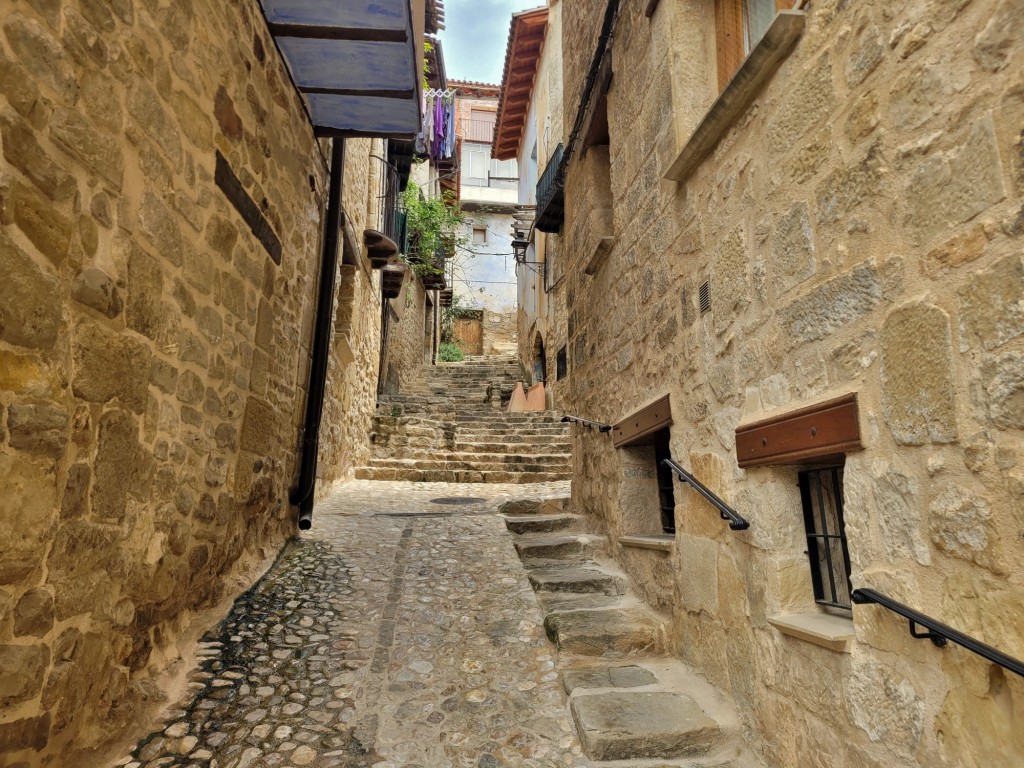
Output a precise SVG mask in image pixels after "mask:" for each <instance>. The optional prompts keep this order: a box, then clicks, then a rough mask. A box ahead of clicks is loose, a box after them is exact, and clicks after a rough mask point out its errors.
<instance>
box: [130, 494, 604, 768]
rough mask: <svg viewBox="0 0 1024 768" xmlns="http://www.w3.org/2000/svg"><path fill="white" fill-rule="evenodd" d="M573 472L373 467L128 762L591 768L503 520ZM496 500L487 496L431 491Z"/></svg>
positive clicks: (267, 579)
mask: <svg viewBox="0 0 1024 768" xmlns="http://www.w3.org/2000/svg"><path fill="white" fill-rule="evenodd" d="M553 493H560V494H562V495H565V494H567V493H568V483H554V484H547V485H542V486H537V485H534V486H530V485H457V484H444V483H401V482H371V481H356V482H352V483H348V484H346V485H343V486H340V487H339V488H338V489H337V491H336V492H335V493H334V494H333V495H332V496H331V497H330V498H329V499H327V500H326V501H325V502H324V503H322V504H320V505H319V506H318V508H317V510H316V513H315V516H314V521H313V526H314V527H313V529H312V530H311V531H307V532H305V533H304V534H303V535H302V537H301V539H298V540H296V541H294V542H292V543H290V544H289V545H288V546H287V547H286V548H285V549H284V551H283V552H282V554H281V556H280V557H279V558H278V560H277V562H276V563H275V565H274V566H273V567H272V568H271V569H270V571H269V572H268V573H267V575H266V576H264V578H263V579H262V580H261V581H260V582H259V583H258V584H257V585H256V586H255V587H254V588H253V589H252V590H251V591H250V592H248V593H246V594H245V595H243V596H242V597H241V598H239V599H238V601H237V602H236V603H235V606H234V608H233V609H232V611H231V613H230V614H229V616H228V617H227V618H226V619H225V620H224V621H223V622H221V624H220V625H218V626H217V627H216V628H214V629H213V630H211V631H210V632H209V633H207V635H206V636H205V638H204V642H203V644H202V650H201V656H202V661H201V664H200V667H199V669H197V670H196V671H195V672H194V673H193V675H192V678H191V686H192V690H191V693H190V696H191V697H192V698H191V699H190V700H189V701H187V702H184V703H183V704H182V705H181V707H182V708H181V709H180V710H178V711H176V712H173V713H172V718H171V719H170V720H169V721H168V722H167V723H166V727H165V729H164V730H163V731H161V732H157V733H155V734H152V735H150V736H149V737H147V738H146V739H143V740H142V741H141V742H139V744H138V746H137V747H136V749H135V750H134V752H133V753H132V755H131V756H130V758H127V759H125V760H122V761H119V763H118V765H129V766H131V768H143V767H144V768H156V767H157V766H161V767H163V768H169V767H170V766H180V767H182V768H184V767H186V766H188V767H189V768H193V767H199V766H203V767H207V766H208V767H209V768H271V767H272V766H317V767H319V768H328V767H329V766H345V767H348V766H352V767H353V768H354V767H356V766H366V767H367V768H434V767H438V768H440V767H445V766H473V767H474V768H490V767H493V766H584V765H586V762H585V760H584V758H583V757H581V752H580V748H579V744H578V741H577V739H576V738H575V736H574V734H573V732H572V728H571V725H570V723H569V720H568V717H567V711H566V707H565V699H564V695H563V693H562V689H561V687H560V685H559V682H558V679H557V678H558V675H557V673H556V671H555V663H554V658H553V654H554V650H553V648H552V647H551V645H550V644H549V643H548V642H547V640H546V638H545V637H544V630H543V627H542V625H541V614H540V610H539V607H538V605H537V602H536V599H535V598H534V595H533V592H532V590H531V589H530V586H529V582H528V581H527V579H526V575H525V573H524V571H523V569H522V566H521V564H520V562H519V559H518V558H517V557H516V555H515V551H514V549H513V547H512V543H511V541H510V539H509V537H508V534H507V533H506V531H505V527H504V524H503V522H502V520H501V518H500V517H499V516H498V515H496V514H494V511H495V509H496V508H497V505H498V504H499V503H500V502H501V501H502V500H505V499H508V498H513V497H519V496H528V495H550V494H553ZM467 496H472V497H478V498H482V499H483V500H482V501H480V502H477V503H472V504H454V503H452V504H437V503H432V501H431V499H436V498H443V497H463V498H464V497H467Z"/></svg>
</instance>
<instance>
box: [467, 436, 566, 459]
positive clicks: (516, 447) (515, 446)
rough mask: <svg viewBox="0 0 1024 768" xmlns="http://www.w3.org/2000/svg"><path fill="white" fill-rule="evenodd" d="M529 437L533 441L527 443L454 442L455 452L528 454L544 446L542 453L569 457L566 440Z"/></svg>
mask: <svg viewBox="0 0 1024 768" xmlns="http://www.w3.org/2000/svg"><path fill="white" fill-rule="evenodd" d="M529 437H531V438H534V440H532V441H530V442H527V441H525V440H524V441H522V442H520V441H514V442H513V441H504V442H498V443H474V442H467V441H465V440H456V441H455V450H456V451H461V452H464V453H495V452H501V453H528V452H530V451H536V450H537V446H544V447H545V449H546V450H545V451H544V453H556V452H557V453H564V454H566V455H569V452H570V451H571V449H572V445H571V443H569V441H568V440H558V439H550V440H548V439H545V438H544V437H543V436H540V435H530V436H529Z"/></svg>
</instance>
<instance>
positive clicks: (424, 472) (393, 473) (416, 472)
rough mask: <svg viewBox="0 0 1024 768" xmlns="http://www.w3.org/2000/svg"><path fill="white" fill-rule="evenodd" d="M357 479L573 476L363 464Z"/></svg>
mask: <svg viewBox="0 0 1024 768" xmlns="http://www.w3.org/2000/svg"><path fill="white" fill-rule="evenodd" d="M355 476H356V479H357V480H405V481H407V482H413V483H556V482H559V481H561V480H569V479H571V473H570V472H568V471H565V472H494V471H486V472H480V471H476V470H442V469H395V468H392V467H360V468H359V469H357V470H356V472H355Z"/></svg>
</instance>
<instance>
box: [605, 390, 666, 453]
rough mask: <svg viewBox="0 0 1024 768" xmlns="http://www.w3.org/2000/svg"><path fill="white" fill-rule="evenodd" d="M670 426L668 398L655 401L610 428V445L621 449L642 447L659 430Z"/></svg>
mask: <svg viewBox="0 0 1024 768" xmlns="http://www.w3.org/2000/svg"><path fill="white" fill-rule="evenodd" d="M669 426H672V404H671V403H670V402H669V396H668V395H665V396H664V397H662V398H660V399H658V400H655V401H654V402H653V403H651V404H650V405H648V406H647V407H646V408H641V409H640V410H639V411H637V412H636V413H634V414H632V415H630V416H627V417H626V418H624V419H622V421H620V422H619V423H618V424H614V425H613V426H612V445H614V446H615V447H616V448H622V447H625V446H627V445H643V444H645V440H646V438H649V437H650V436H651V435H652V434H653V433H655V432H657V431H658V430H659V429H664V428H665V427H669Z"/></svg>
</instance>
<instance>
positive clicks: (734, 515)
mask: <svg viewBox="0 0 1024 768" xmlns="http://www.w3.org/2000/svg"><path fill="white" fill-rule="evenodd" d="M661 463H662V464H664V465H665V466H666V467H668V468H669V469H671V470H672V471H673V472H675V473H676V475H677V476H678V477H679V479H680V480H682V481H683V482H684V483H688V484H689V485H690V486H691V487H692V488H693V489H694V490H695V491H697V493H699V494H700V495H701V496H703V497H704V498H705V499H707V500H708V501H709V502H710V503H711V504H712V506H714V507H715V508H717V509H718V512H719V514H720V515H721V516H722V519H723V520H728V521H729V527H730V528H732V530H734V531H745V530H747V528H749V527H750V523H749V522H747V520H746V519H744V518H743V517H742V516H741V515H740V513H739V512H737V511H736V510H735V509H733V508H732V507H730V506H729V505H728V504H726V503H725V502H724V501H722V500H721V499H720V498H718V496H716V495H715V494H714V493H713V492H712V491H711V490H710V489H709V488H708V487H707V486H706V485H704V483H702V482H701V481H700V480H698V479H697V478H695V477H694V476H693V475H691V474H690V473H689V472H687V471H686V470H685V469H683V468H682V467H680V466H679V465H678V464H676V463H675V462H674V461H673V460H672V459H662V460H661Z"/></svg>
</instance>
